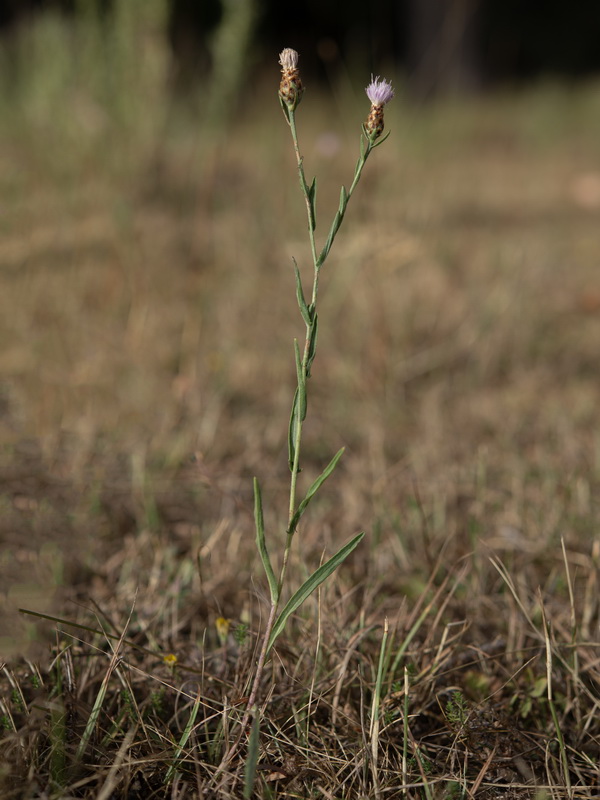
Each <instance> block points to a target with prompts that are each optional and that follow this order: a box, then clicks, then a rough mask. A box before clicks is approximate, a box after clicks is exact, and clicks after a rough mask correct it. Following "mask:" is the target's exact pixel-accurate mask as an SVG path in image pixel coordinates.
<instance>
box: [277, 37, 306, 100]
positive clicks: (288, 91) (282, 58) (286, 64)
mask: <svg viewBox="0 0 600 800" xmlns="http://www.w3.org/2000/svg"><path fill="white" fill-rule="evenodd" d="M279 63H280V64H281V73H282V74H281V83H280V84H279V97H280V98H281V102H282V103H285V105H286V106H287V109H288V111H294V110H295V109H296V107H297V105H298V103H299V102H300V100H302V93H303V92H304V87H303V86H302V81H301V80H300V71H299V70H298V53H297V52H296V51H295V50H292V48H291V47H286V48H285V50H282V51H281V53H280V54H279Z"/></svg>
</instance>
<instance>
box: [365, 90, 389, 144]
mask: <svg viewBox="0 0 600 800" xmlns="http://www.w3.org/2000/svg"><path fill="white" fill-rule="evenodd" d="M365 92H366V93H367V97H368V98H369V100H370V101H371V110H370V112H369V116H368V117H367V121H366V122H365V130H366V132H367V136H368V137H369V139H370V140H371V141H372V142H374V141H375V139H378V138H379V137H380V136H381V134H382V133H383V127H384V125H383V107H384V106H385V104H386V103H389V102H390V100H391V99H392V97H393V96H394V90H393V88H392V84H391V83H390V82H389V81H386V80H385V78H381V79H380V78H379V76H377V77H376V78H373V76H372V75H371V83H370V84H369V85H368V86H367V88H366V89H365Z"/></svg>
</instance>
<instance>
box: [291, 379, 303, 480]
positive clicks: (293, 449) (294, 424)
mask: <svg viewBox="0 0 600 800" xmlns="http://www.w3.org/2000/svg"><path fill="white" fill-rule="evenodd" d="M298 394H299V391H298V387H297V386H296V391H295V392H294V402H293V403H292V413H291V414H290V424H289V427H288V463H289V465H290V470H293V469H294V460H295V458H296V432H297V430H298V425H299V424H301V423H300V421H299V418H298ZM298 472H300V470H298Z"/></svg>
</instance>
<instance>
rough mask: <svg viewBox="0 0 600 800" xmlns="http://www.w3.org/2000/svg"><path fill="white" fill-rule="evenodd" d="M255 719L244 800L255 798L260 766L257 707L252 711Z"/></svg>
mask: <svg viewBox="0 0 600 800" xmlns="http://www.w3.org/2000/svg"><path fill="white" fill-rule="evenodd" d="M252 710H253V712H254V719H253V720H252V730H251V731H250V740H249V742H248V755H247V756H246V766H245V769H244V800H248V799H249V798H250V797H253V796H254V781H255V780H256V765H257V764H258V743H259V737H260V716H259V713H258V709H257V708H256V706H254V708H253V709H252Z"/></svg>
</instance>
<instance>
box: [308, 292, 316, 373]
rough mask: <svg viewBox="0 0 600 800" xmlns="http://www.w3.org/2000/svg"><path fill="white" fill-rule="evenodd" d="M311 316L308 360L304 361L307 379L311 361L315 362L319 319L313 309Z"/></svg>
mask: <svg viewBox="0 0 600 800" xmlns="http://www.w3.org/2000/svg"><path fill="white" fill-rule="evenodd" d="M311 308H312V304H311ZM312 315H313V321H312V326H311V329H310V340H309V342H308V359H307V361H306V377H307V378H310V368H311V366H312V363H313V361H314V360H315V356H316V355H317V334H318V332H319V318H318V316H317V312H316V310H314V309H313V311H312Z"/></svg>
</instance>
